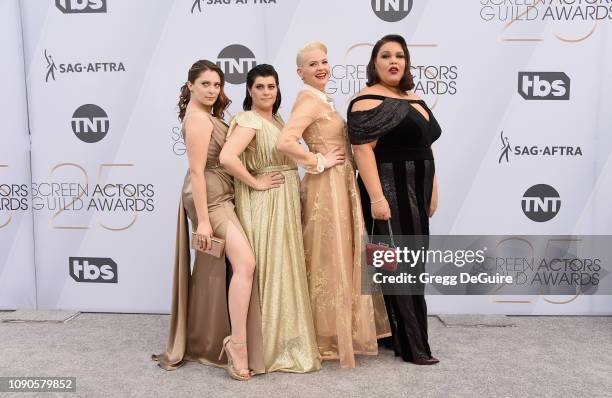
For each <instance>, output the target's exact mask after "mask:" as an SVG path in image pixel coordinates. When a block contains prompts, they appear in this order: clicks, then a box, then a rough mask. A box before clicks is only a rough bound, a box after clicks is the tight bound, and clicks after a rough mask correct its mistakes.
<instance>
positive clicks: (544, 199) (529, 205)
mask: <svg viewBox="0 0 612 398" xmlns="http://www.w3.org/2000/svg"><path fill="white" fill-rule="evenodd" d="M521 205H522V207H523V213H525V215H526V216H527V218H529V219H530V220H531V221H535V222H546V221H549V220H551V219H552V218H553V217H555V216H556V215H557V213H559V209H561V197H560V196H559V192H557V190H556V189H555V188H553V187H551V186H550V185H546V184H538V185H534V186H532V187H531V188H529V189H528V190H527V191H526V192H525V194H524V195H523V199H522V201H521Z"/></svg>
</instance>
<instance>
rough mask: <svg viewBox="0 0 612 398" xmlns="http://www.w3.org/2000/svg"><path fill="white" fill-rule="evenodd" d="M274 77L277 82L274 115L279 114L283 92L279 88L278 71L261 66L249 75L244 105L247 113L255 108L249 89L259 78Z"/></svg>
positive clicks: (271, 67)
mask: <svg viewBox="0 0 612 398" xmlns="http://www.w3.org/2000/svg"><path fill="white" fill-rule="evenodd" d="M268 76H272V77H274V81H275V82H276V88H277V90H276V100H275V101H274V105H272V114H274V115H276V113H277V112H278V108H280V105H281V92H280V87H279V86H278V73H276V69H274V67H273V66H272V65H268V64H261V65H257V66H255V67H254V68H253V69H251V70H250V71H249V73H247V81H246V85H247V89H246V97H244V102H243V103H242V109H244V110H245V111H250V110H251V108H252V107H253V97H251V94H249V89H250V88H253V84H255V80H256V79H257V78H258V77H268Z"/></svg>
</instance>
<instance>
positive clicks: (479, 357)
mask: <svg viewBox="0 0 612 398" xmlns="http://www.w3.org/2000/svg"><path fill="white" fill-rule="evenodd" d="M511 320H512V323H513V324H514V326H505V327H499V326H480V327H470V326H451V327H447V326H445V325H444V324H443V323H442V322H440V321H439V320H438V318H436V317H430V318H429V325H430V326H429V328H430V344H431V346H432V349H433V352H434V355H435V356H436V357H438V358H439V359H440V360H441V362H440V364H438V365H436V366H415V365H412V364H409V363H405V362H402V361H401V360H399V359H396V358H394V356H393V354H392V352H390V351H388V350H381V353H380V355H379V356H378V357H361V358H360V359H359V361H358V366H357V368H356V369H351V370H346V369H339V368H338V365H337V363H334V362H326V363H325V364H324V367H323V369H322V370H321V371H320V372H317V373H313V374H303V375H300V374H284V373H273V374H269V375H264V376H258V377H255V378H254V379H252V380H251V381H248V382H237V381H233V380H231V379H229V377H228V376H227V374H226V373H225V371H224V370H222V369H216V368H211V367H207V366H203V365H200V364H196V363H188V364H187V365H185V366H183V367H182V368H180V369H178V370H176V371H173V372H167V371H164V370H162V369H160V368H158V367H157V365H156V364H155V363H154V362H152V361H151V360H150V355H151V354H152V353H159V352H162V351H164V349H165V344H166V338H167V327H168V316H166V315H130V314H92V313H86V314H81V315H79V316H77V317H76V318H74V319H73V320H72V321H70V322H67V323H64V324H58V323H0V376H72V377H76V379H77V392H76V393H64V394H57V393H47V394H39V395H40V396H68V397H75V396H78V397H213V396H232V397H241V396H249V397H260V396H262V397H266V398H268V397H277V396H282V397H286V396H300V397H302V396H303V397H321V396H324V397H357V396H363V397H379V396H380V397H395V396H397V397H408V396H410V397H555V398H557V397H582V396H586V397H611V396H612V317H512V318H511ZM10 395H12V396H17V397H26V396H34V395H35V394H32V393H18V394H10ZM0 396H9V394H6V393H5V394H4V395H3V394H2V393H0Z"/></svg>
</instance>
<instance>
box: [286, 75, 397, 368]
mask: <svg viewBox="0 0 612 398" xmlns="http://www.w3.org/2000/svg"><path fill="white" fill-rule="evenodd" d="M304 88H305V90H302V91H301V92H300V93H299V94H298V98H297V99H296V102H295V105H294V107H293V110H292V113H291V118H290V120H289V122H287V124H286V125H285V127H284V129H283V134H287V135H288V136H293V139H292V142H297V141H298V140H299V138H303V139H304V141H305V142H306V144H307V145H308V149H309V150H310V152H312V153H322V154H326V153H327V152H329V151H330V150H331V149H332V148H334V147H337V148H343V149H344V151H345V153H346V160H345V161H344V163H342V164H339V165H336V166H334V167H332V168H330V169H327V170H325V171H323V172H322V173H320V174H312V173H307V174H306V176H305V177H304V179H303V180H302V184H301V200H302V225H303V236H304V252H305V255H306V269H307V272H308V284H309V289H310V301H311V306H312V311H313V315H314V324H315V332H316V334H317V343H318V347H319V350H320V352H321V356H322V358H323V359H324V360H339V362H340V366H341V367H343V368H352V367H355V355H358V354H359V355H376V354H378V342H377V339H378V338H382V337H387V336H390V335H391V330H390V326H389V320H388V317H387V312H386V309H385V303H384V299H383V296H382V294H380V292H378V293H376V294H373V295H362V294H361V289H362V283H361V275H362V272H361V271H362V270H361V267H362V250H363V249H364V245H365V236H366V235H365V234H364V221H363V214H362V210H361V200H360V198H359V190H358V188H357V184H356V180H355V169H354V167H353V164H352V156H351V149H350V146H349V144H348V139H347V135H346V134H347V132H346V123H345V121H344V119H343V118H342V116H340V114H338V112H336V111H335V109H334V108H333V105H332V104H331V103H329V102H328V101H327V98H326V96H325V94H324V93H323V92H320V91H318V90H316V89H314V88H312V87H310V86H308V85H305V86H304ZM300 150H301V148H300ZM295 151H296V155H297V151H298V149H297V148H296V149H295Z"/></svg>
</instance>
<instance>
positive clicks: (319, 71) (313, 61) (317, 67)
mask: <svg viewBox="0 0 612 398" xmlns="http://www.w3.org/2000/svg"><path fill="white" fill-rule="evenodd" d="M302 60H303V61H302V65H301V66H300V67H299V68H298V75H300V77H301V78H302V79H303V80H304V83H306V84H308V85H310V86H312V87H314V88H316V89H318V90H321V91H323V89H324V88H325V85H326V84H327V82H328V81H329V63H328V62H327V54H326V53H325V52H324V51H323V50H320V49H313V50H310V51H307V52H305V53H304V54H303V55H302Z"/></svg>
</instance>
